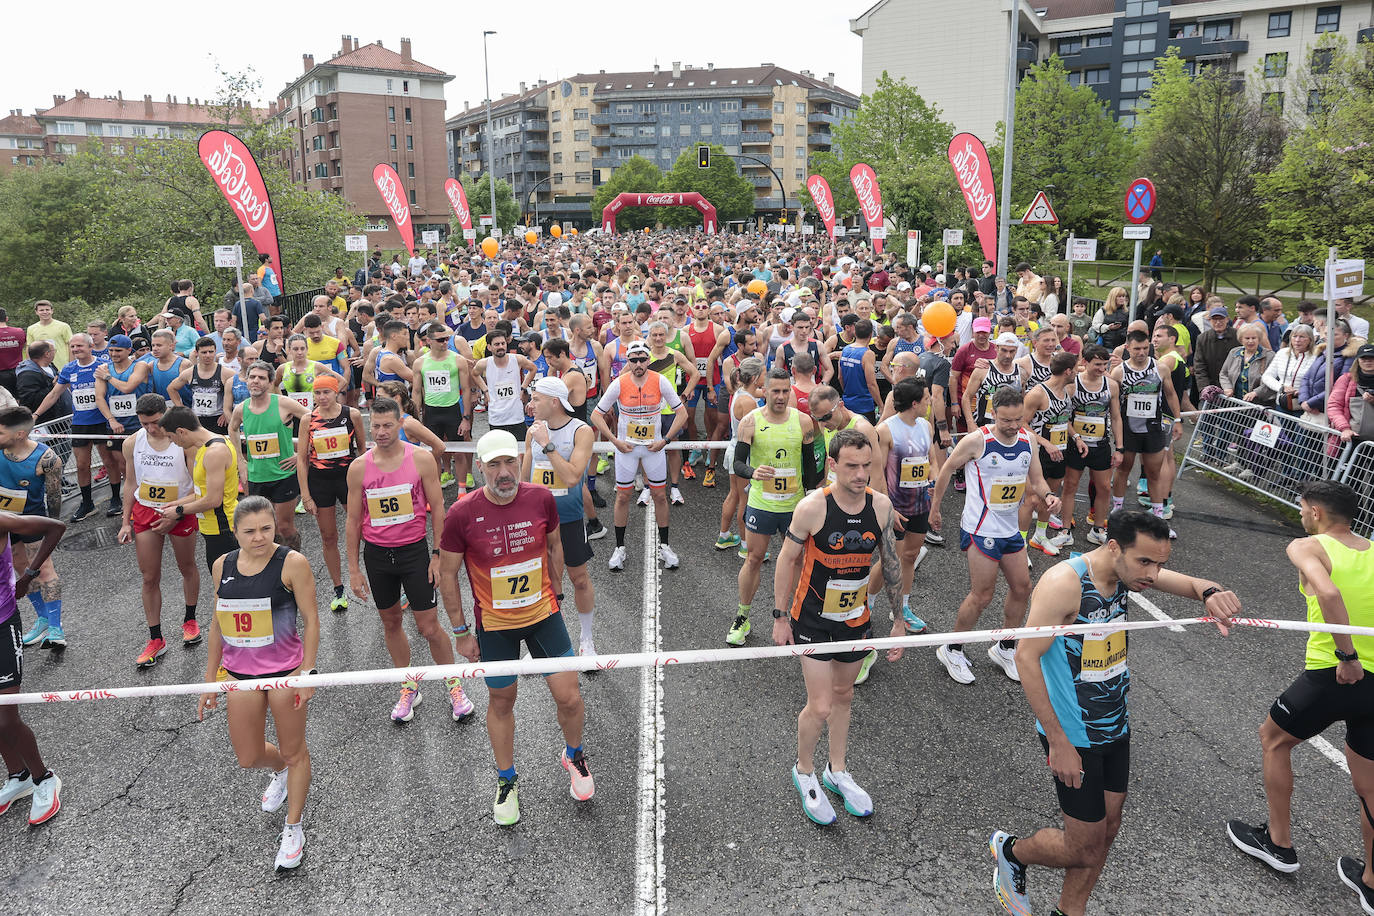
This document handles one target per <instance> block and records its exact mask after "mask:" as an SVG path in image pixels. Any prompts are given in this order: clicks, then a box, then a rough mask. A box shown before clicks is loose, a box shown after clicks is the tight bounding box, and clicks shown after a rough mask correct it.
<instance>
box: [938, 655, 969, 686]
mask: <svg viewBox="0 0 1374 916" xmlns="http://www.w3.org/2000/svg"><path fill="white" fill-rule="evenodd" d="M935 657H936V658H938V659H939V660H940V664H942V665H944V666H945V670H946V671H948V672H949V676H950V677H951V678H953V679H954V680H955V681H956V682H958V683H960V684H972V683H973V668H972V667H971V666H970V665H969V663H968V656H966V655H964V650H963V649H951V648H950V647H949V646H940V647H938V648H937V649H936V650H935Z"/></svg>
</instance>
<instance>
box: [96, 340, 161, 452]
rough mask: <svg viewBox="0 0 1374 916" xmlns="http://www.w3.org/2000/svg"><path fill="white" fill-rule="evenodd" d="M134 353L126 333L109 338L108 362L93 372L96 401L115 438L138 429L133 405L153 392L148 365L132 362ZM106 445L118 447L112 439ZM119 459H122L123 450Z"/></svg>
mask: <svg viewBox="0 0 1374 916" xmlns="http://www.w3.org/2000/svg"><path fill="white" fill-rule="evenodd" d="M133 351H134V342H133V341H132V340H130V339H129V337H128V336H127V335H125V334H116V335H115V336H114V337H111V338H110V346H109V354H110V359H109V362H107V363H105V364H104V365H102V366H99V367H97V368H96V370H95V395H96V401H95V402H96V405H97V406H98V407H100V412H101V414H103V415H104V417H105V422H106V423H107V424H108V425H109V427H110V432H111V433H113V434H114V435H116V436H119V435H125V434H127V435H133V433H134V432H135V431H136V430H137V429H138V427H139V420H138V413H137V409H136V405H137V403H138V399H139V396H141V395H144V394H147V393H148V392H150V391H152V390H153V385H152V382H151V381H150V380H149V378H148V364H147V363H139V362H134V361H133V360H132V359H131V356H132V355H133ZM109 446H110V448H111V449H117V448H119V444H118V443H117V441H116V440H113V439H112V440H110V442H109ZM118 460H120V461H123V460H124V454H123V451H122V450H120V452H119V459H118ZM124 476H126V475H125V473H124V465H121V467H120V477H121V478H122V477H124Z"/></svg>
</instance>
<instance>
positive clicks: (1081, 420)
mask: <svg viewBox="0 0 1374 916" xmlns="http://www.w3.org/2000/svg"><path fill="white" fill-rule="evenodd" d="M1073 431H1074V435H1076V436H1078V438H1080V439H1082V440H1083V441H1084V442H1101V441H1102V437H1103V436H1105V435H1107V421H1106V420H1105V419H1104V418H1102V417H1082V416H1078V417H1074V418H1073Z"/></svg>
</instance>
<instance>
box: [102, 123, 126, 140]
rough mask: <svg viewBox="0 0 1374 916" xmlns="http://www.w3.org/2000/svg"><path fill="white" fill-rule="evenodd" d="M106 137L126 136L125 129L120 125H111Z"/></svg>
mask: <svg viewBox="0 0 1374 916" xmlns="http://www.w3.org/2000/svg"><path fill="white" fill-rule="evenodd" d="M105 136H107V137H122V136H124V128H123V127H121V126H120V125H118V124H111V125H109V126H108V127H107V128H105Z"/></svg>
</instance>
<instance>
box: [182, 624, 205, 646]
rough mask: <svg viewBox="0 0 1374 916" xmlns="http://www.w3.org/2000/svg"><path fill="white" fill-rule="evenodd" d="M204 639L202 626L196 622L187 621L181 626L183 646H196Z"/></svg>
mask: <svg viewBox="0 0 1374 916" xmlns="http://www.w3.org/2000/svg"><path fill="white" fill-rule="evenodd" d="M202 638H203V637H202V634H201V632H200V624H198V623H196V622H195V621H194V620H187V621H184V622H183V623H182V624H181V644H182V645H183V646H194V645H195V644H196V643H198V642H200V641H201V639H202Z"/></svg>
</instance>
